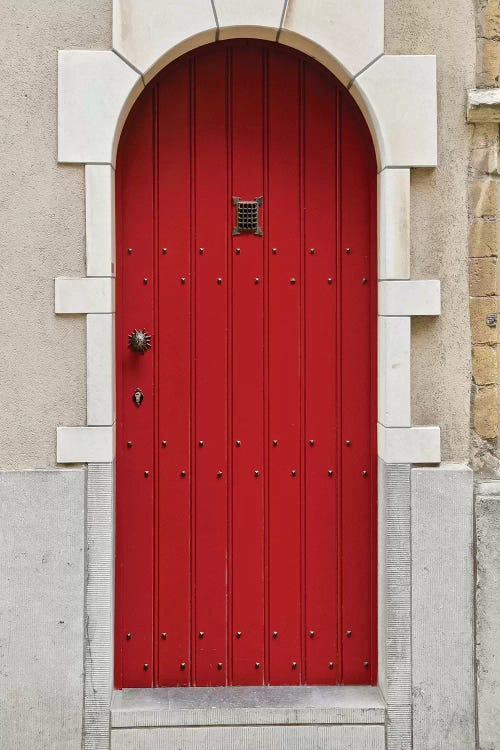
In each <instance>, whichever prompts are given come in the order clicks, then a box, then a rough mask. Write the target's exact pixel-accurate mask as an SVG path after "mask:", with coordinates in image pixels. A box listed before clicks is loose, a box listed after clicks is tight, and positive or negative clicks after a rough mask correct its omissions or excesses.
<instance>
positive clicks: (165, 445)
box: [161, 440, 167, 448]
mask: <svg viewBox="0 0 500 750" xmlns="http://www.w3.org/2000/svg"><path fill="white" fill-rule="evenodd" d="M161 445H162V448H166V447H167V441H166V440H162V441H161Z"/></svg>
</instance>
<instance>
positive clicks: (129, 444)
mask: <svg viewBox="0 0 500 750" xmlns="http://www.w3.org/2000/svg"><path fill="white" fill-rule="evenodd" d="M132 446H133V442H132V441H131V440H129V441H128V442H127V448H131V447H132Z"/></svg>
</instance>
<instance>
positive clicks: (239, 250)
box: [234, 247, 241, 255]
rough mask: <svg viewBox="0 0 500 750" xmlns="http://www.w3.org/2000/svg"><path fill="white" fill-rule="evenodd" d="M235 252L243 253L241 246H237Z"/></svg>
mask: <svg viewBox="0 0 500 750" xmlns="http://www.w3.org/2000/svg"><path fill="white" fill-rule="evenodd" d="M234 252H235V253H236V255H241V247H237V248H236V250H235V251H234Z"/></svg>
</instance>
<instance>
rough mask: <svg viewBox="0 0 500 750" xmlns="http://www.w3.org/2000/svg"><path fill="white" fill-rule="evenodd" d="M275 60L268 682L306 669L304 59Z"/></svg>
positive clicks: (271, 82)
mask: <svg viewBox="0 0 500 750" xmlns="http://www.w3.org/2000/svg"><path fill="white" fill-rule="evenodd" d="M268 65H269V68H268V86H269V89H268V122H267V128H268V138H269V142H268V163H267V172H268V185H267V195H266V197H267V202H266V205H267V206H268V212H269V213H268V236H269V244H270V247H271V256H270V258H269V341H268V347H269V348H268V357H269V373H268V377H269V437H270V439H271V441H276V442H277V445H274V446H272V447H271V454H270V464H269V519H268V523H269V532H268V533H269V627H270V630H271V634H272V635H271V641H270V655H269V677H268V679H269V682H270V683H272V684H285V685H286V684H289V685H294V684H300V681H301V671H302V648H301V646H302V623H301V559H300V553H301V538H300V537H301V506H300V502H301V492H300V489H301V482H302V468H303V467H302V462H301V419H300V416H301V409H300V407H301V372H300V344H301V330H300V327H301V314H300V312H301V311H300V303H301V296H302V295H301V250H302V242H301V213H302V212H301V205H300V198H301V196H300V154H301V137H300V136H301V132H300V123H299V111H300V109H299V108H300V87H299V71H300V63H299V61H298V60H296V59H292V60H289V59H288V58H287V57H286V56H284V55H282V54H280V52H279V51H275V50H271V51H270V52H269V62H268ZM273 250H276V253H274V252H273ZM274 634H276V635H274Z"/></svg>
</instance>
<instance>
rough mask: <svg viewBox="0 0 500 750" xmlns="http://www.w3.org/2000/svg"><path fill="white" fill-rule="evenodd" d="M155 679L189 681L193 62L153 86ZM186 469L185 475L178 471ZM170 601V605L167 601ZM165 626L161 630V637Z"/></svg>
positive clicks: (168, 682) (175, 682) (164, 682)
mask: <svg viewBox="0 0 500 750" xmlns="http://www.w3.org/2000/svg"><path fill="white" fill-rule="evenodd" d="M157 116H158V172H157V174H158V206H159V211H158V222H159V231H158V245H157V248H156V254H157V258H158V287H159V296H158V354H159V363H158V364H159V369H158V376H157V377H158V385H159V387H158V411H159V430H158V441H159V442H158V445H157V456H158V469H159V471H158V473H159V477H158V479H159V487H158V492H159V504H158V505H159V507H158V528H157V546H158V555H157V560H158V563H157V564H158V567H157V576H158V578H157V592H158V622H157V628H156V633H155V638H156V642H157V645H158V651H159V654H158V656H159V671H158V678H157V681H158V684H160V685H189V684H191V681H192V679H193V677H192V660H191V593H192V592H191V486H192V476H191V473H190V456H191V430H190V425H191V387H190V372H191V338H190V331H191V322H190V321H191V294H192V288H191V286H190V285H188V284H187V283H186V284H182V283H181V279H182V278H186V279H187V278H189V276H190V269H191V259H192V253H191V246H192V242H191V200H190V198H191V121H190V120H191V102H190V68H189V66H188V65H176V66H173V67H172V70H171V72H170V75H169V76H168V78H167V79H166V80H165V82H164V84H163V85H162V86H159V87H158V115H157ZM183 471H185V472H186V475H185V476H183V475H182V472H183ZM173 602H175V606H172V603H173ZM162 633H164V634H165V636H164V637H162Z"/></svg>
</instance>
